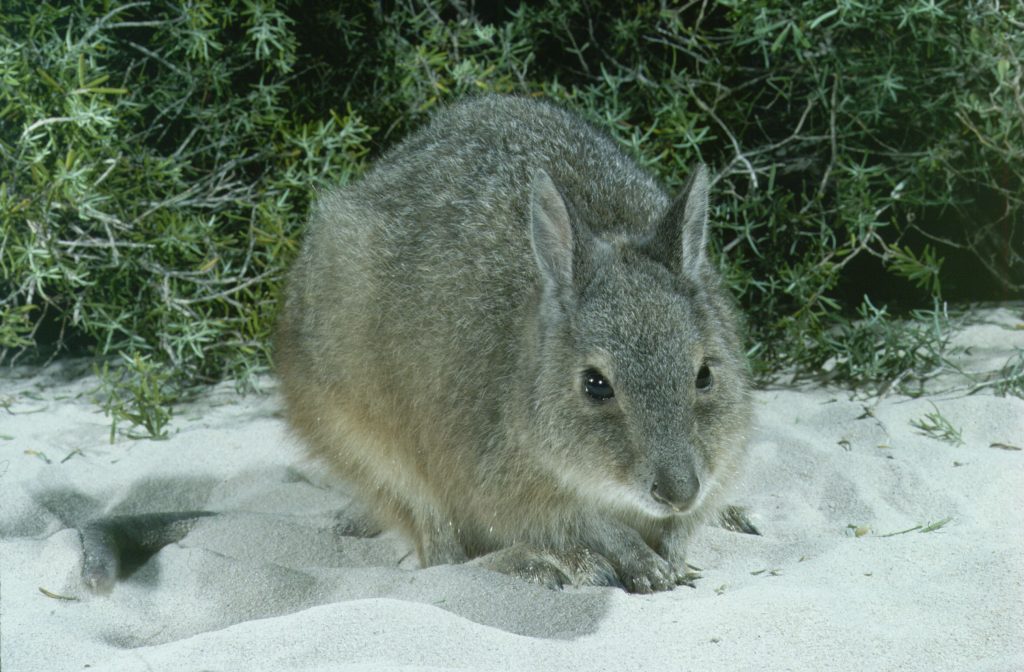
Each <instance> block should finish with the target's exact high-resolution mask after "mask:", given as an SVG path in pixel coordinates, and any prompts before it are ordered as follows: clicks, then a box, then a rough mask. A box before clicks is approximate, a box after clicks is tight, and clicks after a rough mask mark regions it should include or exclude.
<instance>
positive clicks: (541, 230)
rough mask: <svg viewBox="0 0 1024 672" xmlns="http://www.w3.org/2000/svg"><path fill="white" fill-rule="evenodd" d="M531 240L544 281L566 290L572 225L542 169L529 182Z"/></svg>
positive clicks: (561, 202)
mask: <svg viewBox="0 0 1024 672" xmlns="http://www.w3.org/2000/svg"><path fill="white" fill-rule="evenodd" d="M530 241H531V243H532V245H533V256H534V257H535V258H536V259H537V266H539V267H540V271H541V275H543V276H544V281H545V282H546V283H548V284H549V285H550V286H553V287H556V288H558V289H559V290H562V291H565V290H568V289H569V288H570V287H572V252H573V241H572V224H571V223H570V222H569V211H568V210H567V209H566V207H565V201H564V200H562V195H561V194H560V193H558V187H556V186H555V183H554V182H552V181H551V176H549V175H548V174H547V172H546V171H544V169H542V168H539V169H537V172H536V173H534V175H533V182H532V183H531V185H530Z"/></svg>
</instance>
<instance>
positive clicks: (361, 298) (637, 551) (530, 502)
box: [276, 96, 750, 592]
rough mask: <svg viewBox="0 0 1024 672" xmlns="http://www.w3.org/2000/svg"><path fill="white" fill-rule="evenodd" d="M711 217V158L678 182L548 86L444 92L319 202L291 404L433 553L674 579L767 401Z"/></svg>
mask: <svg viewBox="0 0 1024 672" xmlns="http://www.w3.org/2000/svg"><path fill="white" fill-rule="evenodd" d="M707 221H708V174H707V171H706V169H705V168H704V167H703V166H701V167H698V168H697V169H696V170H695V171H694V173H693V174H692V176H691V178H690V181H689V184H688V186H687V187H686V188H685V189H684V191H683V193H682V195H681V196H680V197H679V198H677V199H676V200H672V199H670V198H669V197H668V196H667V195H666V194H665V192H664V191H663V190H662V189H661V188H660V187H659V186H658V185H657V184H656V182H655V181H654V180H653V179H652V178H651V177H650V176H649V175H648V174H647V173H646V172H645V171H643V170H641V169H640V168H639V167H638V166H637V164H636V163H635V162H634V161H633V160H631V159H630V158H628V157H627V156H626V155H625V154H624V153H623V152H622V151H620V150H619V149H618V148H617V147H616V145H615V143H614V142H613V141H612V140H610V139H609V138H608V137H606V136H605V135H604V134H603V133H601V132H598V131H597V130H595V129H594V128H593V127H591V126H590V125H589V124H587V123H585V122H584V121H583V120H581V119H580V118H579V117H578V116H576V115H574V114H572V113H569V112H567V111H565V110H562V109H560V108H559V107H556V106H554V105H551V104H548V103H543V102H538V101H534V100H529V99H526V98H518V97H502V96H484V97H479V98H474V99H470V100H468V101H465V102H462V103H459V104H455V105H452V106H451V107H448V108H446V109H442V110H440V111H439V112H438V113H437V114H436V115H435V116H434V117H433V119H432V120H431V121H430V122H429V123H428V124H427V126H426V127H425V128H423V129H422V130H420V131H418V132H416V133H414V134H413V135H411V136H410V137H409V138H407V139H406V140H405V141H404V142H402V143H400V144H399V145H397V146H396V147H395V148H394V149H392V150H391V151H390V152H389V153H387V154H385V155H384V156H383V157H382V158H381V159H380V160H379V161H378V162H377V163H376V165H375V166H374V167H373V168H372V169H371V170H370V171H369V172H368V173H367V174H366V175H365V176H364V177H363V178H362V179H360V180H358V181H357V182H355V183H353V184H350V185H348V186H345V187H343V188H340V189H337V190H334V191H329V192H327V193H324V194H321V195H320V196H319V198H318V201H317V203H316V205H315V207H314V208H313V212H312V216H311V218H310V222H309V228H308V231H307V232H306V235H305V239H304V242H303V244H302V249H301V252H300V253H299V255H298V258H297V259H296V260H295V263H294V266H293V268H292V270H291V273H290V275H289V278H288V283H287V290H286V294H285V299H284V305H283V308H282V313H281V316H280V321H279V327H278V332H277V342H276V364H277V367H278V369H279V372H280V376H281V380H282V385H283V390H284V396H285V399H286V403H287V416H288V419H289V421H290V423H291V425H292V426H293V427H294V429H295V430H297V432H298V434H299V435H300V436H301V437H302V438H303V439H304V440H305V442H306V443H307V444H308V445H309V447H310V449H311V451H312V452H313V454H315V455H316V456H318V457H319V458H321V459H322V460H324V461H325V462H326V463H327V464H328V465H330V467H331V468H332V469H333V470H334V471H335V472H336V473H337V474H339V475H340V476H341V477H343V478H344V479H345V480H347V481H348V482H349V483H350V484H351V485H352V486H353V487H354V488H355V492H356V494H357V496H358V497H359V498H361V499H362V501H364V502H365V503H366V505H367V506H368V508H369V509H370V510H371V511H372V512H373V514H374V515H375V516H377V517H378V518H379V520H380V521H381V522H382V523H383V524H385V525H391V526H397V527H398V528H399V529H401V530H402V531H404V532H405V533H406V534H407V535H408V536H409V538H410V539H411V540H412V541H413V543H414V544H415V547H416V551H417V553H418V555H419V560H420V563H421V564H422V565H423V566H430V565H436V564H442V563H458V562H463V561H465V560H467V559H471V558H479V559H478V560H477V561H476V562H478V563H480V564H483V565H484V566H486V567H489V568H492V569H496V570H499V571H503V572H506V573H509V574H515V575H519V576H524V577H527V578H530V579H532V580H535V581H539V582H541V583H544V584H548V585H562V584H564V583H571V584H576V585H584V584H586V585H622V586H624V587H625V588H626V589H627V590H629V591H635V592H647V591H651V590H665V589H668V588H671V587H673V586H675V585H677V584H678V583H680V582H682V581H684V576H685V573H686V564H685V562H684V553H685V551H686V546H687V539H688V537H689V536H690V533H691V532H692V530H693V528H694V527H695V525H696V524H697V523H699V522H700V521H701V520H702V519H704V518H706V517H707V515H708V514H709V513H711V512H713V511H714V510H715V509H714V506H715V502H716V501H717V500H718V499H719V497H718V495H719V493H720V492H721V491H722V489H723V486H725V485H727V484H728V483H729V482H730V481H732V480H734V476H735V473H736V471H737V469H738V467H739V465H740V463H741V460H742V457H743V454H744V452H745V444H746V435H747V430H748V424H749V418H750V406H749V400H748V396H749V394H748V380H747V373H746V364H745V359H744V353H743V350H742V345H741V339H740V336H739V324H738V318H737V315H736V312H735V310H734V308H733V305H732V301H731V299H730V297H729V296H728V294H727V293H726V292H725V291H724V290H723V288H722V283H721V280H720V278H719V274H718V272H717V271H716V269H715V267H714V265H713V264H712V263H711V261H710V260H709V259H708V258H707V254H706V248H707V237H708V233H707Z"/></svg>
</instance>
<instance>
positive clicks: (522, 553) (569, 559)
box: [472, 544, 623, 589]
mask: <svg viewBox="0 0 1024 672" xmlns="http://www.w3.org/2000/svg"><path fill="white" fill-rule="evenodd" d="M472 564H474V565H478V566H480V567H484V568H486V569H490V570H492V571H495V572H501V573H502V574H508V575H510V576H516V577H519V578H521V579H525V580H527V581H530V582H531V583H537V584H540V585H542V586H544V587H546V588H552V589H559V588H563V587H565V586H610V587H615V588H622V587H623V585H622V582H621V581H619V577H618V575H617V574H616V573H615V569H614V568H613V567H612V565H611V563H610V562H608V560H607V559H606V558H605V557H604V556H602V555H600V554H598V553H595V552H594V551H592V550H590V549H589V548H584V547H582V546H581V547H577V548H573V549H570V550H568V551H553V550H547V549H540V548H535V547H533V546H527V545H525V544H519V545H517V546H511V547H509V548H503V549H501V550H500V551H495V552H493V553H489V554H488V555H485V556H483V557H480V558H477V559H476V560H474V561H473V562H472Z"/></svg>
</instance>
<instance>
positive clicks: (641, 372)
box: [529, 166, 749, 518]
mask: <svg viewBox="0 0 1024 672" xmlns="http://www.w3.org/2000/svg"><path fill="white" fill-rule="evenodd" d="M530 189H531V194H530V209H529V213H530V218H531V236H532V244H533V253H534V258H535V260H536V263H537V267H538V268H539V271H540V272H539V276H540V282H541V287H542V298H541V300H540V303H539V307H538V310H539V315H538V330H537V338H538V341H539V342H538V344H537V345H538V347H537V350H536V357H537V358H538V359H537V367H538V370H537V377H536V383H535V385H536V387H535V393H536V398H535V399H534V401H535V406H534V408H533V409H532V410H533V413H531V422H532V423H533V427H534V429H535V430H536V434H535V436H536V437H537V438H536V440H535V443H534V444H533V446H532V447H533V449H535V450H537V451H538V453H539V455H538V459H540V460H541V461H543V463H544V464H545V465H546V466H547V467H549V468H550V469H551V470H552V472H553V473H555V474H556V475H557V477H558V478H560V479H561V480H562V482H563V483H564V484H565V485H566V486H568V487H571V488H574V489H576V490H578V491H579V492H580V493H581V494H583V495H585V496H587V497H590V498H592V499H594V500H599V501H602V502H604V503H606V504H608V505H610V506H612V507H617V508H621V509H623V512H624V513H628V512H634V513H635V512H638V511H639V512H643V513H645V514H647V515H650V516H653V517H656V518H661V517H667V516H670V515H673V514H676V513H683V512H689V511H694V510H696V509H698V508H699V507H700V505H701V504H702V503H703V502H704V501H705V500H706V498H707V496H708V495H709V494H710V493H712V492H714V491H715V490H716V489H717V484H718V483H719V482H720V481H722V480H725V478H724V476H725V474H724V472H725V471H728V470H731V469H732V468H733V467H734V466H735V464H736V463H737V461H738V458H739V457H740V455H741V453H742V450H743V444H744V441H745V433H746V429H747V424H748V421H749V409H748V400H747V378H746V365H745V362H744V356H743V352H742V346H741V343H740V339H739V335H738V325H737V320H736V316H735V313H734V311H733V308H732V305H731V301H730V300H729V298H728V297H727V296H726V295H725V294H724V292H723V290H722V289H721V288H720V283H719V280H718V275H717V272H716V271H715V270H714V268H713V267H712V266H711V264H710V262H709V261H708V259H707V256H706V250H705V248H706V240H707V219H708V214H707V213H708V177H707V171H706V169H705V168H704V167H703V166H701V167H700V168H698V170H697V171H696V172H695V173H694V175H693V177H692V178H691V179H690V183H689V185H688V187H687V188H685V189H684V190H683V193H682V194H681V195H680V197H679V198H678V199H677V200H676V201H675V202H674V203H672V204H671V205H670V207H669V208H668V209H667V211H666V212H665V213H664V215H663V216H662V217H661V219H660V221H658V222H657V224H656V225H655V226H654V227H652V229H651V230H650V231H648V232H646V233H644V234H642V235H637V236H633V237H623V236H619V237H616V238H613V239H603V238H600V237H597V236H595V235H594V234H593V233H591V231H590V229H589V228H588V225H587V222H583V221H577V220H576V218H575V215H574V214H573V213H574V210H573V208H572V204H571V203H569V202H567V200H566V199H565V197H564V196H563V194H562V193H561V192H560V191H559V189H558V186H557V185H556V184H555V183H554V182H553V181H552V179H551V178H550V177H549V176H548V174H547V173H546V172H544V171H543V170H539V171H537V173H536V174H535V176H534V178H533V181H532V185H531V187H530Z"/></svg>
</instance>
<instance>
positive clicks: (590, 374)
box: [583, 369, 615, 401]
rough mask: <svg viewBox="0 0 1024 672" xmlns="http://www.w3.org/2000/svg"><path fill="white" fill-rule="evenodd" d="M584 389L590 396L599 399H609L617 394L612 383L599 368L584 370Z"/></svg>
mask: <svg viewBox="0 0 1024 672" xmlns="http://www.w3.org/2000/svg"><path fill="white" fill-rule="evenodd" d="M583 389H584V390H585V391H586V393H587V396H588V397H590V398H591V399H595V400H597V401H608V400H609V399H611V398H612V397H614V396H615V390H613V389H612V384H611V383H609V382H608V379H607V378H605V377H604V374H603V373H601V372H600V371H598V370H597V369H587V370H586V371H584V372H583Z"/></svg>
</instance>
